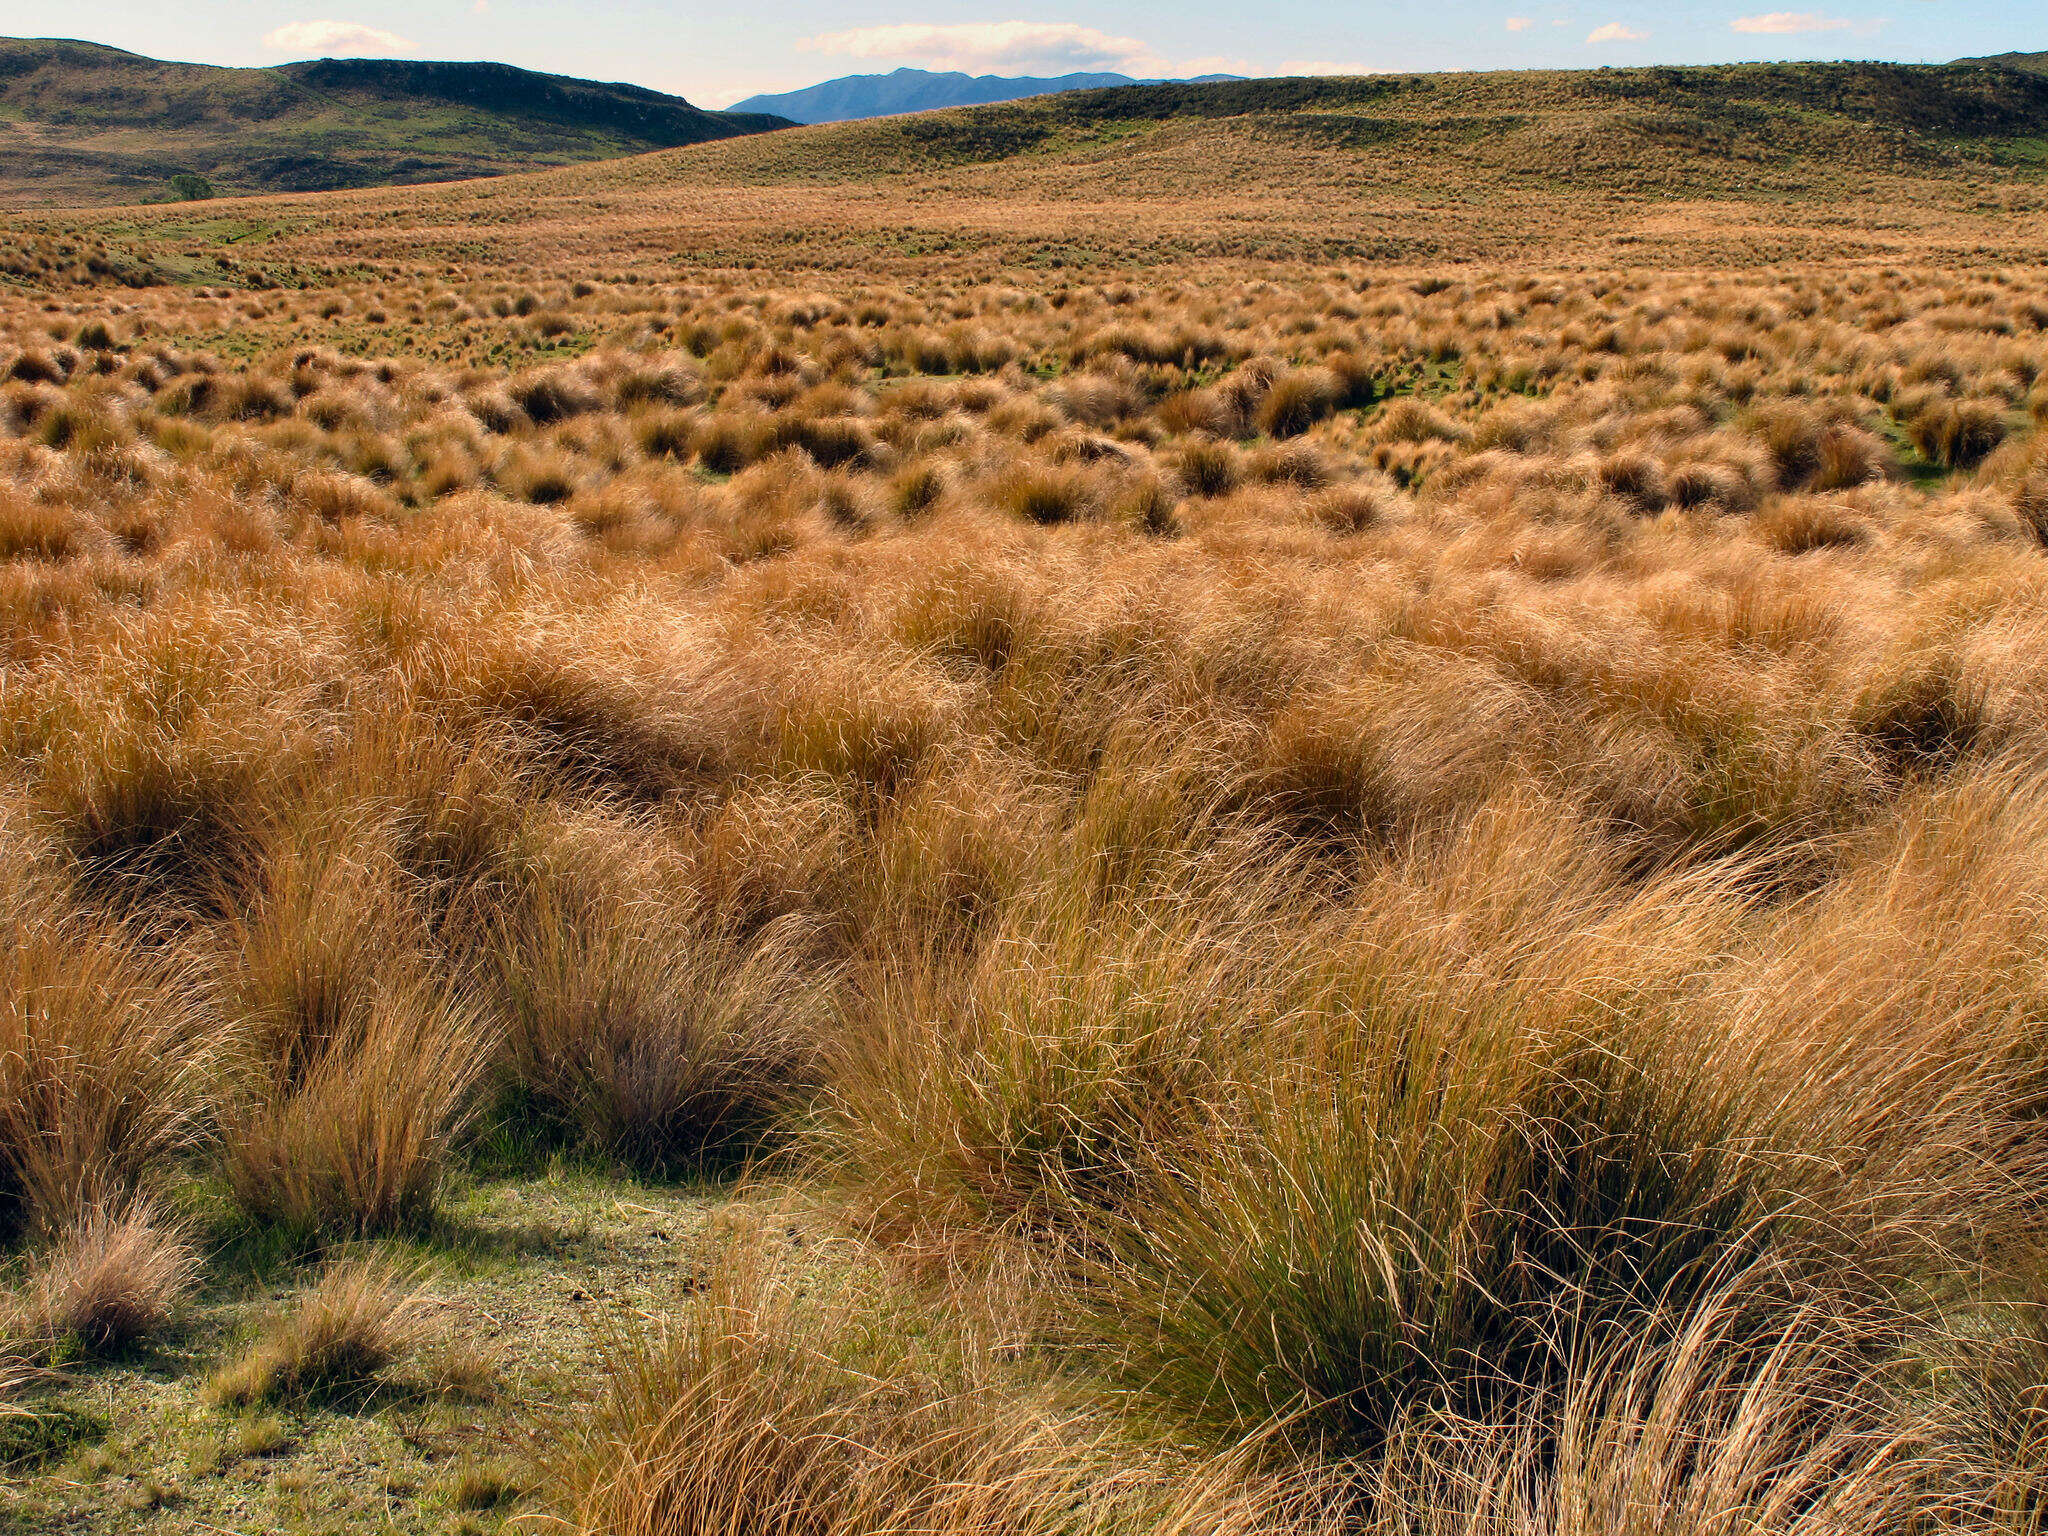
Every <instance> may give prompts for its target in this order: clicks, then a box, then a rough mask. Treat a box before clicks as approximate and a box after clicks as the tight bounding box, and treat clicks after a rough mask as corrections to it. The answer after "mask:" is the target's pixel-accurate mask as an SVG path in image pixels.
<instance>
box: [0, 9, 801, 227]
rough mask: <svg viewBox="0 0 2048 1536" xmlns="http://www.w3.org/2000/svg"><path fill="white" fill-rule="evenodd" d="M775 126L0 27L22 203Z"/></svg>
mask: <svg viewBox="0 0 2048 1536" xmlns="http://www.w3.org/2000/svg"><path fill="white" fill-rule="evenodd" d="M779 126H781V120H780V119H777V118H772V117H767V116H763V115H759V114H734V113H721V112H706V111H702V110H700V109H699V108H697V107H693V106H691V105H690V104H689V103H688V102H687V101H684V100H682V99H681V98H680V97H675V96H664V95H662V94H661V93H660V92H658V91H649V90H643V89H642V88H640V87H638V86H631V85H600V84H595V83H593V82H590V81H584V80H571V79H565V78H562V77H559V76H555V75H540V74H534V73H532V72H530V71H527V70H521V69H514V68H512V67H510V66H509V65H504V64H446V63H415V62H411V61H407V60H392V59H320V60H314V61H310V62H307V63H300V64H287V65H283V66H280V67H278V68H273V69H217V68H214V67H212V66H210V65H202V64H171V63H163V62H160V61H158V60H155V59H146V58H143V57H141V56H139V55H136V54H132V53H124V52H122V51H121V50H119V49H115V48H104V47H101V46H99V45H97V44H93V43H80V42H68V41H61V40H54V41H53V40H18V39H0V199H4V200H5V201H6V202H7V203H9V204H12V205H14V206H17V207H19V206H31V205H38V204H40V205H44V206H52V205H54V206H64V205H74V204H80V203H97V202H138V201H143V200H146V199H149V198H151V197H156V196H161V195H163V194H164V193H165V192H166V190H167V185H168V182H169V179H170V178H171V177H172V176H174V175H176V174H178V173H180V172H196V173H198V174H199V175H202V176H204V177H206V178H208V179H209V180H211V181H212V182H214V183H215V184H216V186H218V187H219V188H220V190H222V191H224V192H303V191H324V190H328V189H331V188H337V187H361V186H374V185H380V184H390V183H403V182H422V181H446V180H453V179H456V178H461V177H470V176H487V175H495V174H498V173H501V172H504V171H513V170H529V169H533V168H536V167H539V166H548V165H562V164H568V163H573V162H576V161H582V160H595V159H604V158H608V157H612V156H618V155H631V154H639V153H642V152H644V151H646V150H652V149H666V148H670V147H673V146H676V145H681V144H694V143H698V142H700V141H702V140H705V139H718V138H726V137H730V136H732V135H735V134H744V133H756V132H760V131H763V130H765V129H768V128H773V127H779Z"/></svg>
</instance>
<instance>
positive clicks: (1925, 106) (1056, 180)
mask: <svg viewBox="0 0 2048 1536" xmlns="http://www.w3.org/2000/svg"><path fill="white" fill-rule="evenodd" d="M2044 228H2048V75H2043V74H2041V73H2038V72H2035V71H2030V70H2027V69H2022V68H2013V67H2009V66H2005V65H2001V64H1957V65H1941V66H1920V65H1915V66H1905V65H1877V64H1801V65H1745V66H1729V67H1712V68H1648V69H1631V70H1600V71H1580V72H1549V73H1541V72H1525V73H1516V74H1494V75H1483V74H1451V75H1418V76H1373V77H1363V78H1351V79H1328V78H1313V79H1281V80H1252V81H1235V82H1221V83H1215V84H1206V85H1203V84H1176V85H1160V86H1133V87H1124V88H1122V89H1117V90H1103V91H1083V92H1074V93H1068V94H1063V95H1057V96H1044V97H1038V98H1034V99H1031V100H1027V101H1020V102H1012V103H1004V104H1000V105H993V106H979V107H964V108H954V109H951V110H947V111H938V112H928V113H921V114H915V115H909V116H901V117H892V118H886V119H879V120H873V121H866V122H853V123H837V124H826V125H822V126H812V127H791V128H787V129H785V130H783V131H781V132H778V133H767V134H755V135H750V136H746V137H739V138H728V139H724V140H721V141H718V142H712V143H700V144H694V145H690V146H686V147H683V148H678V149H673V150H666V151H662V152H659V153H653V154H643V155H637V156H632V157H630V158H624V159H617V160H609V161H604V162H601V163H587V164H578V165H569V166H562V167H558V168H555V169H551V170H547V171H542V172H538V173H534V174H529V175H519V176H512V177H507V178H501V179H498V180H493V181H489V182H473V183H465V184H456V185H449V186H443V187H435V188H432V189H408V190H406V191H404V192H397V191H392V190H380V189H365V190H361V191H356V192H351V193H347V194H337V195H335V196H333V197H331V198H326V199H321V200H317V201H312V200H299V201H295V202H293V203H290V204H284V203H262V202H252V203H248V204H245V205H242V206H240V207H238V208H236V209H235V210H233V212H232V215H231V216H229V215H228V214H227V212H226V211H225V210H223V211H222V214H221V215H219V216H211V215H209V216H207V217H195V216H194V214H193V211H192V210H191V209H189V208H178V207H171V208H164V209H154V210H137V211H127V210H124V211H122V212H121V213H120V214H119V215H116V216H111V217H109V216H72V215H65V214H57V213H50V214H34V213H29V212H23V213H20V214H17V215H16V216H15V218H14V219H12V220H6V221H0V281H5V280H8V279H12V280H13V281H16V282H22V283H28V284H31V285H45V284H48V283H51V282H57V281H114V282H122V283H137V284H147V283H158V282H166V281H168V282H176V283H228V284H231V285H236V286H250V287H261V286H272V285H286V286H296V285H298V284H301V283H305V282H318V281H321V280H322V274H323V273H327V274H331V273H335V272H341V271H355V272H368V271H378V272H399V271H407V270H411V269H413V268H414V267H416V266H417V265H418V264H419V263H422V262H426V263H431V264H435V265H437V266H441V267H451V268H454V269H459V270H504V269H508V268H518V267H522V266H534V267H539V266H542V265H546V264H550V263H559V262H563V261H567V260H571V259H573V260H576V261H581V262H583V263H585V264H586V265H588V266H589V267H591V268H592V269H593V270H602V271H607V272H612V273H625V272H635V273H638V274H640V275H641V276H642V278H643V280H644V279H645V278H647V277H649V276H651V275H653V274H657V273H660V274H669V273H673V272H674V271H675V270H677V269H678V268H679V267H694V268H698V269H714V268H752V267H754V266H756V265H759V264H761V263H764V262H767V263H772V264H775V265H777V266H787V265H790V264H797V265H802V266H804V267H806V268H809V269H813V270H820V271H825V270H845V269H851V268H858V269H861V270H869V271H876V272H883V271H889V270H894V269H897V268H900V267H913V268H915V269H917V270H920V271H928V270H930V269H931V267H932V265H933V263H934V261H936V260H940V259H945V260H947V261H950V262H953V263H956V264H958V265H959V266H960V267H961V268H962V269H963V270H972V271H974V272H977V273H981V274H984V275H986V274H988V273H992V272H996V271H1000V270H1002V269H1003V268H1005V267H1029V268H1039V267H1049V268H1067V269H1079V270H1096V271H1100V270H1109V269H1131V268H1138V267H1151V266H1156V265H1158V264H1161V263H1184V262H1188V261H1200V260H1242V259H1257V260H1302V259H1311V260H1330V261H1338V262H1352V261H1374V262H1399V263H1435V262H1445V261H1451V262H1461V261H1501V260H1516V261H1535V260H1542V261H1547V262H1580V261H1600V260H1606V261H1615V262H1621V261H1628V262H1648V263H1655V262H1659V261H1666V260H1671V261H1676V260H1681V259H1683V260H1691V259H1695V258H1698V257H1700V256H1701V253H1706V254H1707V255H1710V256H1711V258H1712V259H1713V260H1715V261H1719V262H1723V263H1726V264H1729V265H1735V266H1752V265H1758V264H1769V263H1773V262H1779V261H1825V262H1838V261H1848V260H1858V259H1879V260H1915V259H1935V258H1941V259H1947V258H1948V257H1949V256H1952V255H1956V254H1957V253H1965V254H1968V255H1970V257H1971V259H1986V258H1987V254H1988V253H1996V254H1998V255H2000V256H2001V258H2002V259H2009V260H2012V261H2016V262H2026V261H2032V260H2035V259H2037V258H2038V257H2039V256H2040V254H2041V253H2042V250H2043V245H2042V236H2041V230H2042V229H2044Z"/></svg>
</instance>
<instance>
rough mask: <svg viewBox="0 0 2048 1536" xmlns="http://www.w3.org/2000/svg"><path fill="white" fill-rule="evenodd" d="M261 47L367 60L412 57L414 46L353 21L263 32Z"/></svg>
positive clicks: (297, 24) (306, 23) (291, 24)
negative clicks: (397, 55) (395, 55)
mask: <svg viewBox="0 0 2048 1536" xmlns="http://www.w3.org/2000/svg"><path fill="white" fill-rule="evenodd" d="M263 46H264V47H266V48H268V49H270V50H271V51H272V52H274V53H296V54H301V55H307V56H310V55H315V54H318V55H323V56H326V57H330V58H332V57H335V56H337V55H343V54H346V55H351V56H370V55H377V54H391V53H411V52H412V51H413V45H412V44H411V43H409V42H407V41H406V40H405V39H404V38H402V37H400V36H399V35H398V34H397V33H396V32H386V31H385V30H384V29H383V28H382V27H365V26H362V25H360V24H358V23H356V22H353V21H294V22H288V23H286V24H285V25H284V26H281V27H279V28H278V29H277V30H276V31H274V32H266V33H265V34H264V36H263Z"/></svg>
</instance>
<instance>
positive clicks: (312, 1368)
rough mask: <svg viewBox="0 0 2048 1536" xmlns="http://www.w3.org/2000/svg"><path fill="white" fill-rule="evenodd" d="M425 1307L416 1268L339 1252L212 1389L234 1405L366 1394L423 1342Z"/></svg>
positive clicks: (220, 1400)
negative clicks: (348, 1256)
mask: <svg viewBox="0 0 2048 1536" xmlns="http://www.w3.org/2000/svg"><path fill="white" fill-rule="evenodd" d="M426 1307H427V1297H426V1293H425V1292H424V1291H423V1290H422V1289H421V1286H420V1284H419V1281H418V1278H417V1276H415V1275H413V1274H412V1273H410V1272H409V1271H407V1270H405V1269H403V1268H402V1267H399V1266H397V1265H394V1264H393V1263H391V1262H389V1261H386V1260H380V1259H375V1258H369V1259H338V1260H336V1261H334V1262H333V1263H331V1264H329V1265H328V1266H327V1268H326V1269H325V1270H324V1271H323V1272H322V1273H321V1275H320V1277H319V1278H318V1279H317V1280H316V1281H315V1282H314V1283H313V1284H312V1285H310V1286H308V1287H307V1288H306V1289H305V1290H304V1291H303V1292H301V1293H300V1295H299V1296H298V1297H297V1298H296V1299H295V1300H294V1301H292V1302H290V1303H289V1304H288V1305H287V1306H286V1307H285V1308H284V1309H282V1310H281V1311H280V1312H279V1313H278V1314H277V1315H276V1316H274V1317H273V1318H272V1319H271V1320H270V1322H269V1323H268V1324H267V1325H266V1326H265V1328H264V1330H263V1334H262V1337H261V1338H260V1339H258V1341H257V1342H256V1344H255V1345H254V1347H253V1348H251V1349H250V1350H249V1352H248V1353H247V1354H245V1355H243V1356H242V1357H241V1358H240V1359H238V1360H236V1361H234V1362H232V1363H231V1364H229V1365H227V1366H225V1367H223V1368H222V1369H221V1370H220V1371H219V1372H218V1373H217V1374H216V1375H215V1376H214V1378H213V1381H212V1383H211V1386H210V1390H211V1393H212V1396H213V1398H214V1400H215V1401H216V1402H218V1403H221V1404H223V1405H226V1406H231V1407H252V1406H256V1405H258V1404H263V1403H274V1402H290V1401H293V1400H296V1399H304V1398H308V1397H315V1396H318V1397H323V1398H329V1399H332V1398H350V1397H356V1398H360V1397H363V1396H365V1395H367V1394H368V1393H370V1392H372V1391H373V1390H375V1388H376V1387H377V1386H378V1384H379V1382H380V1380H381V1379H382V1378H383V1377H384V1375H385V1373H386V1372H387V1371H389V1370H390V1369H391V1368H392V1367H394V1366H396V1365H398V1364H400V1363H401V1362H403V1361H404V1360H406V1359H407V1358H408V1357H409V1356H410V1355H411V1354H412V1353H413V1352H414V1351H416V1350H417V1349H418V1348H419V1347H420V1345H421V1343H422V1342H423V1339H424V1331H425V1318H426Z"/></svg>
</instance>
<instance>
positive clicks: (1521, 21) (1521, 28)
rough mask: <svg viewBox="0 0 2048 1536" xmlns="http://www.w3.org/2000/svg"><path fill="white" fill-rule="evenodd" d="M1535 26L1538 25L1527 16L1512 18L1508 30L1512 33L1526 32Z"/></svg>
mask: <svg viewBox="0 0 2048 1536" xmlns="http://www.w3.org/2000/svg"><path fill="white" fill-rule="evenodd" d="M1535 25H1536V23H1535V22H1533V21H1531V20H1530V19H1529V18H1528V17H1527V16H1510V17H1509V18H1508V30H1509V31H1510V32H1526V31H1528V30H1529V29H1530V28H1531V27H1533V26H1535Z"/></svg>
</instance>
